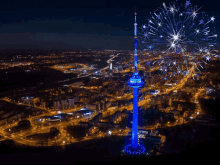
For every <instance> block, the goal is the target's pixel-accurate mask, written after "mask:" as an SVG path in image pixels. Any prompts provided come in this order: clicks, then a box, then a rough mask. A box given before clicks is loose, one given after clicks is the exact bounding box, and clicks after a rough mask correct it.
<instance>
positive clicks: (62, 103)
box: [61, 100, 68, 109]
mask: <svg viewBox="0 0 220 165" xmlns="http://www.w3.org/2000/svg"><path fill="white" fill-rule="evenodd" d="M67 106H68V105H67V100H61V108H62V109H67Z"/></svg>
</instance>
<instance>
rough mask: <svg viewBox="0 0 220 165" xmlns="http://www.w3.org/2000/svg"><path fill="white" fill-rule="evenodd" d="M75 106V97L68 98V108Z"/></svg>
mask: <svg viewBox="0 0 220 165" xmlns="http://www.w3.org/2000/svg"><path fill="white" fill-rule="evenodd" d="M73 107H74V99H68V108H73Z"/></svg>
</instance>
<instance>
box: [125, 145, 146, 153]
mask: <svg viewBox="0 0 220 165" xmlns="http://www.w3.org/2000/svg"><path fill="white" fill-rule="evenodd" d="M122 154H124V155H131V156H138V155H145V147H144V146H143V145H141V144H138V147H137V148H136V149H133V148H132V145H131V144H128V145H126V146H125V147H124V150H123V151H122Z"/></svg>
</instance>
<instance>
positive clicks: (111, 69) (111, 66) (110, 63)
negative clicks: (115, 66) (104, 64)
mask: <svg viewBox="0 0 220 165" xmlns="http://www.w3.org/2000/svg"><path fill="white" fill-rule="evenodd" d="M110 70H112V62H111V63H110Z"/></svg>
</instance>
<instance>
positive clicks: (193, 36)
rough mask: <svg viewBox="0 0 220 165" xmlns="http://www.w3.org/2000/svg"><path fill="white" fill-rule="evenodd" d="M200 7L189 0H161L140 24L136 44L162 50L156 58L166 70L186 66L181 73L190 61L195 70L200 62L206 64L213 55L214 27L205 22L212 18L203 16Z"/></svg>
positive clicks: (215, 35) (185, 70)
mask: <svg viewBox="0 0 220 165" xmlns="http://www.w3.org/2000/svg"><path fill="white" fill-rule="evenodd" d="M201 8H202V7H199V8H198V7H197V6H192V4H191V3H190V1H186V3H185V4H176V3H175V2H173V3H171V4H169V5H166V4H165V3H163V4H162V7H159V8H158V9H157V10H156V11H155V12H153V13H150V19H148V22H147V24H144V25H143V26H141V28H140V30H139V37H138V38H139V40H140V42H139V43H140V44H141V45H140V46H141V47H142V48H144V49H145V50H148V51H152V50H151V49H153V51H160V52H162V53H163V56H162V58H161V59H160V60H158V61H157V62H156V64H157V65H160V66H161V65H163V66H161V68H163V69H166V70H168V66H170V67H172V68H174V70H175V68H176V70H177V73H180V70H181V67H182V68H186V69H182V71H181V73H183V74H185V73H187V72H188V70H189V68H188V67H189V66H191V65H192V63H193V62H194V63H196V64H198V65H197V66H198V67H197V69H198V71H199V72H201V71H200V69H199V68H203V66H202V64H205V65H207V64H208V63H207V61H209V60H210V59H211V58H212V56H213V55H214V54H213V53H212V51H214V50H215V49H214V46H215V45H217V43H216V41H217V37H218V35H217V34H216V30H215V29H214V28H212V27H211V26H209V25H211V24H212V23H214V20H215V19H216V18H215V17H214V16H212V17H209V16H207V15H206V14H205V13H204V12H201V11H200V10H201ZM146 48H147V49H146ZM180 58H182V59H180ZM204 58H205V60H204ZM178 60H180V62H178ZM205 61H206V62H205ZM154 63H155V62H154ZM170 63H171V64H172V65H170ZM179 65H181V67H180V66H179Z"/></svg>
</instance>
